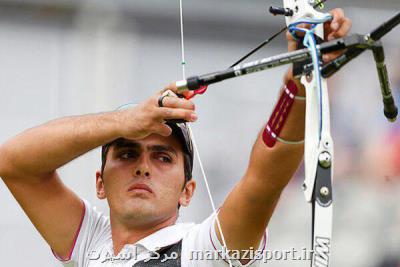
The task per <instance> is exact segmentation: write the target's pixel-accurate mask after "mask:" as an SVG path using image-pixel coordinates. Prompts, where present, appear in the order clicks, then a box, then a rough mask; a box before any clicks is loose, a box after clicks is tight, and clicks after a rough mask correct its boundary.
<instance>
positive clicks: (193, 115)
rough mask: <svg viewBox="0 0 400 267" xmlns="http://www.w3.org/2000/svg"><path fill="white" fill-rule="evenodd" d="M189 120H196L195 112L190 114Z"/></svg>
mask: <svg viewBox="0 0 400 267" xmlns="http://www.w3.org/2000/svg"><path fill="white" fill-rule="evenodd" d="M190 121H197V115H196V114H195V113H192V114H190Z"/></svg>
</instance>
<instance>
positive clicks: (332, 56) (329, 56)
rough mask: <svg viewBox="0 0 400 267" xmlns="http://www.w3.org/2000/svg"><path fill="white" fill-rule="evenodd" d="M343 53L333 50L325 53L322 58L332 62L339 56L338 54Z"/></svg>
mask: <svg viewBox="0 0 400 267" xmlns="http://www.w3.org/2000/svg"><path fill="white" fill-rule="evenodd" d="M341 54H342V52H340V51H338V52H332V53H329V54H325V55H323V56H322V60H323V61H324V62H325V63H327V62H330V61H332V60H334V59H335V58H337V57H338V56H340V55H341Z"/></svg>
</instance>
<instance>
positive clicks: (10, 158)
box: [0, 9, 351, 266]
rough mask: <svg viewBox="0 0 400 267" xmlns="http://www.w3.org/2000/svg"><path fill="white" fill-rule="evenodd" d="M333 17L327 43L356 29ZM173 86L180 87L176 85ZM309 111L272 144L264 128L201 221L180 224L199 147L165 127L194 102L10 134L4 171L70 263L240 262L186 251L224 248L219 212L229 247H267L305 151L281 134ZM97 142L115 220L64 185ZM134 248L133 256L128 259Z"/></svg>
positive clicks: (290, 120)
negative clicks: (65, 175)
mask: <svg viewBox="0 0 400 267" xmlns="http://www.w3.org/2000/svg"><path fill="white" fill-rule="evenodd" d="M331 14H332V16H333V20H332V21H331V22H328V23H326V25H325V30H326V39H328V40H330V39H334V38H339V37H343V36H345V35H346V34H347V33H348V32H349V30H350V27H351V21H350V20H349V19H348V18H346V17H345V16H344V14H343V11H342V10H341V9H334V10H332V11H331ZM287 36H288V48H289V50H290V51H293V50H296V49H297V42H296V41H295V40H294V39H292V38H291V37H290V35H287ZM336 56H337V54H331V55H328V57H327V58H324V60H326V61H329V60H331V59H332V58H334V57H336ZM284 81H285V84H286V85H287V87H290V88H291V89H293V92H296V94H297V96H300V97H302V96H304V95H305V92H304V88H303V86H302V85H301V84H300V82H299V81H298V80H295V79H294V78H293V76H292V74H291V70H289V71H288V72H287V73H286V75H285V77H284ZM167 89H168V90H172V91H174V92H176V88H175V87H174V86H173V85H170V86H168V87H167V88H166V90H167ZM163 91H165V90H163ZM284 94H285V92H282V95H284ZM304 113H305V101H304V100H296V99H294V101H293V103H292V106H291V109H290V112H289V113H288V114H286V115H285V116H286V117H285V120H286V122H285V125H284V127H283V128H282V131H281V133H280V135H279V137H280V139H278V141H277V142H276V143H275V144H274V145H273V146H268V145H267V144H266V143H267V142H268V141H267V140H266V138H265V137H264V136H263V133H262V132H260V134H259V135H258V137H257V140H256V141H255V143H254V146H253V149H252V152H251V155H250V160H249V165H248V168H247V170H246V172H245V174H244V175H243V177H242V178H241V180H240V181H239V183H238V184H237V185H236V186H235V187H234V188H233V189H232V191H231V192H230V193H229V195H228V196H227V198H226V199H225V201H224V203H223V205H222V206H221V208H220V211H219V213H218V214H212V215H211V216H210V217H209V218H207V219H206V220H204V221H203V222H202V223H201V224H198V225H194V224H176V220H177V217H178V212H179V208H180V207H181V206H183V207H187V206H188V205H189V203H190V200H191V198H192V196H193V194H194V192H195V188H196V182H195V181H194V180H193V179H192V175H191V172H192V167H193V148H192V144H191V139H190V134H189V133H188V130H187V127H186V125H185V124H176V123H172V122H168V123H166V121H168V120H185V121H187V122H195V121H196V120H197V115H196V113H195V106H194V104H193V103H192V102H191V101H189V100H185V99H182V98H176V97H168V96H167V97H165V96H162V92H159V93H157V94H155V95H154V96H153V97H151V98H149V99H148V100H146V101H144V102H143V103H141V104H139V105H137V106H134V107H128V108H125V109H121V110H117V111H112V112H105V113H100V114H92V115H82V116H75V117H65V118H61V119H57V120H54V121H50V122H48V123H45V124H43V125H40V126H37V127H35V128H32V129H29V130H27V131H25V132H23V133H21V134H19V135H17V136H15V137H13V138H12V139H10V140H8V141H7V142H6V143H4V144H2V145H1V146H0V154H1V155H2V157H1V159H0V176H1V177H2V179H3V180H4V182H5V184H6V185H7V187H8V188H9V190H10V191H11V193H12V194H13V196H14V197H15V199H16V200H17V201H18V203H19V204H20V205H21V207H22V208H23V210H24V211H25V213H26V214H27V216H28V217H29V219H30V220H31V221H32V223H33V225H34V226H35V227H36V229H37V230H38V231H39V232H40V234H41V235H42V236H43V238H44V239H45V240H46V242H47V243H48V244H49V246H50V247H51V248H52V250H53V252H54V254H55V255H56V257H57V258H58V259H60V260H61V261H62V262H63V264H64V265H65V266H109V265H110V264H122V265H121V266H154V265H155V264H158V265H157V266H226V265H227V264H230V265H232V266H241V264H245V263H248V261H249V260H247V259H241V258H240V257H239V258H237V259H235V258H227V257H226V255H222V257H221V258H217V259H214V260H212V261H201V260H199V261H191V260H190V258H189V254H190V251H194V250H196V251H197V250H203V251H210V250H211V251H214V250H220V249H221V248H222V243H223V240H222V239H223V237H222V234H221V233H220V231H219V228H218V227H217V223H216V221H217V220H216V218H219V221H220V224H221V228H222V230H223V234H224V236H225V239H226V240H225V241H226V244H227V247H228V248H229V250H232V251H235V250H237V251H246V250H249V249H250V248H255V249H257V248H259V249H260V250H264V249H265V242H266V240H265V229H266V227H267V225H268V222H269V220H270V218H271V216H272V214H273V211H274V209H275V207H276V204H277V202H278V200H279V197H280V194H281V192H282V191H283V189H284V188H285V186H286V185H287V184H288V182H289V180H290V179H291V177H292V176H293V174H294V172H295V171H296V169H297V167H298V166H299V164H300V161H301V160H302V155H303V144H301V142H299V143H297V144H288V143H287V142H284V141H279V140H289V141H301V140H303V139H304V116H305V115H304ZM99 146H102V167H101V170H99V171H97V172H96V193H97V197H98V198H99V199H103V200H107V202H108V204H109V207H110V218H108V217H106V216H104V215H102V214H100V213H98V212H97V211H96V210H95V209H94V208H93V207H92V206H91V204H90V203H88V202H87V201H85V200H82V199H81V198H80V197H78V196H77V195H76V194H75V193H74V192H73V191H72V190H71V189H70V188H67V187H66V186H65V185H64V184H63V183H62V180H61V178H60V177H59V175H58V173H57V169H58V168H60V167H61V166H63V165H65V164H66V163H68V162H70V161H72V160H73V159H75V158H77V157H79V156H80V155H83V154H84V153H86V152H88V151H90V150H92V149H94V148H96V147H99ZM243 233H246V234H245V235H244V234H243ZM132 251H135V254H136V255H135V257H125V255H130V253H131V252H132ZM96 253H97V254H96ZM110 253H111V256H112V257H111V258H110V257H109V256H110ZM154 253H157V254H159V255H161V256H162V257H159V258H158V259H157V258H156V257H153V256H154ZM173 253H175V254H174V255H177V256H176V257H172V256H170V255H172V254H173ZM89 255H98V257H90V256H89ZM114 257H115V259H114ZM167 257H168V259H169V260H168V261H165V262H162V261H161V260H162V259H163V258H167ZM118 259H119V260H120V261H118ZM121 259H122V260H123V261H122V260H121ZM149 259H150V260H149ZM253 262H254V264H257V263H258V262H257V261H253ZM160 264H165V265H160Z"/></svg>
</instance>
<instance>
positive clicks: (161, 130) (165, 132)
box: [153, 123, 172, 136]
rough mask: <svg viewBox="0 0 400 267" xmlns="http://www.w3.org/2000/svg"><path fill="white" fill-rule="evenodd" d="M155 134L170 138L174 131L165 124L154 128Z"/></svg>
mask: <svg viewBox="0 0 400 267" xmlns="http://www.w3.org/2000/svg"><path fill="white" fill-rule="evenodd" d="M153 133H155V134H159V135H162V136H170V135H171V134H172V129H171V127H169V126H168V125H167V124H165V123H159V124H157V125H156V126H155V127H154V129H153Z"/></svg>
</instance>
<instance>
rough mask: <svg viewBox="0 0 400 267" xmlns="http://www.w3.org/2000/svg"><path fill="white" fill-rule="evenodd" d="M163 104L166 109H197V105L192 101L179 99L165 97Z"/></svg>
mask: <svg viewBox="0 0 400 267" xmlns="http://www.w3.org/2000/svg"><path fill="white" fill-rule="evenodd" d="M162 104H163V107H166V108H183V109H189V110H194V109H195V105H194V103H193V102H192V101H189V100H186V99H184V98H178V97H170V96H167V97H164V99H163V102H162Z"/></svg>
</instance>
